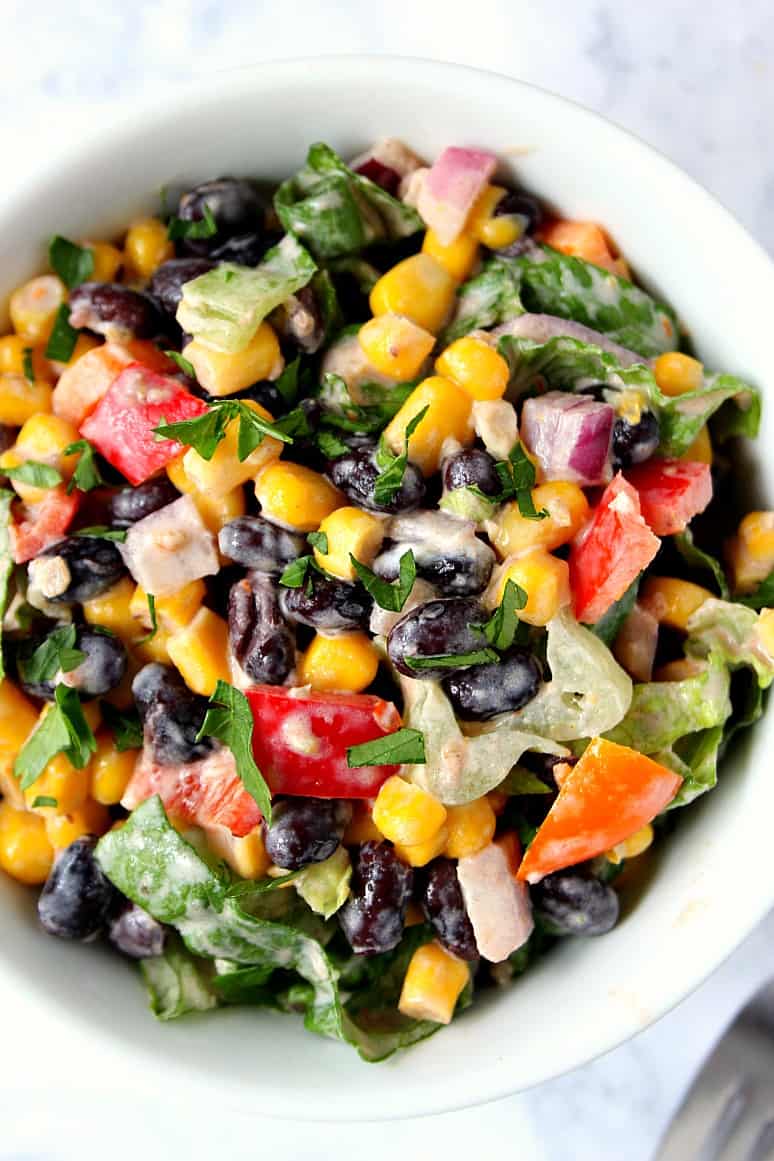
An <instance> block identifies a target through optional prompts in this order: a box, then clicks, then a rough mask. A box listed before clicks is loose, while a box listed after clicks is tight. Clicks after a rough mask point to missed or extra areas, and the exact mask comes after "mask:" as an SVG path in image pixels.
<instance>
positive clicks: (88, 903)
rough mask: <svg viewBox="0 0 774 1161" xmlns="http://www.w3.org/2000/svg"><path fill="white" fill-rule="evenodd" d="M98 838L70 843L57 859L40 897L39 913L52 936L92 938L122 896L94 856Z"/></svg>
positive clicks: (86, 838) (82, 839)
mask: <svg viewBox="0 0 774 1161" xmlns="http://www.w3.org/2000/svg"><path fill="white" fill-rule="evenodd" d="M95 845H96V839H94V838H92V837H90V836H87V837H84V838H79V839H76V840H75V842H73V843H70V845H69V847H66V848H65V849H64V850H63V851H62V853H61V854H60V855H59V857H58V858H57V860H56V862H55V863H54V866H53V867H52V869H51V873H50V874H49V876H48V879H47V880H46V883H45V886H44V887H43V890H42V891H41V893H40V898H39V899H38V916H39V918H40V922H41V924H42V925H43V927H44V929H45V930H46V931H47V932H48V934H49V935H58V936H60V937H61V938H62V939H93V938H94V937H95V936H97V935H99V933H100V932H101V931H102V930H103V928H104V927H105V924H106V923H107V921H108V918H109V916H110V913H111V911H112V910H113V908H114V907H115V906H116V902H117V899H118V898H119V896H118V892H117V891H116V889H115V887H114V886H113V884H112V883H111V882H110V880H109V879H108V878H107V877H106V876H105V875H104V874H103V872H102V868H101V867H100V866H99V864H98V863H97V861H96V859H95V858H94V847H95Z"/></svg>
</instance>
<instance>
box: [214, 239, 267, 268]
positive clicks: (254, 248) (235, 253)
mask: <svg viewBox="0 0 774 1161" xmlns="http://www.w3.org/2000/svg"><path fill="white" fill-rule="evenodd" d="M266 246H267V239H266V238H265V237H264V235H263V234H261V233H256V232H255V231H253V233H251V234H236V235H235V236H234V237H233V238H228V239H227V240H226V241H225V242H224V243H223V245H222V246H218V247H216V249H214V250H213V251H212V257H213V258H215V259H217V261H218V262H235V263H236V264H237V266H257V265H258V263H259V262H260V261H261V259H262V258H263V256H264V254H265V253H266Z"/></svg>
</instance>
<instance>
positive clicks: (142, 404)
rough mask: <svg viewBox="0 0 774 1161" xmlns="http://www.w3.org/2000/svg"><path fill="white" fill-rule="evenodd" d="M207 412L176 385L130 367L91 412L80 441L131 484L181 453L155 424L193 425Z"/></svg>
mask: <svg viewBox="0 0 774 1161" xmlns="http://www.w3.org/2000/svg"><path fill="white" fill-rule="evenodd" d="M206 410H207V404H206V403H205V402H204V400H202V399H197V398H196V396H195V395H191V394H190V392H188V391H186V390H185V388H184V387H183V386H182V385H181V383H180V382H179V381H178V380H177V379H173V378H172V377H171V376H169V375H159V374H157V373H156V372H155V371H151V370H150V369H149V368H148V367H146V366H144V365H143V364H142V363H132V364H130V366H128V367H127V368H126V369H125V370H124V371H122V372H121V374H120V375H119V376H118V378H117V379H114V380H113V382H112V383H111V385H110V387H109V388H108V390H107V392H106V393H105V395H103V397H102V399H101V400H100V401H99V403H98V404H97V407H96V408H95V410H94V411H93V412H92V413H91V415H89V416H88V418H87V419H86V420H85V421H84V422H83V423H82V424H81V435H83V436H85V437H86V439H88V440H89V442H90V443H92V444H94V447H95V448H96V449H97V451H98V452H99V453H100V454H101V455H103V456H104V457H105V459H106V460H107V461H108V463H110V464H112V465H113V467H114V468H117V469H118V471H119V472H121V474H122V475H124V476H126V478H127V480H129V482H130V484H134V485H137V484H142V483H143V482H144V481H145V480H148V479H150V477H151V476H155V475H156V473H157V472H160V471H161V470H162V469H163V468H165V467H166V466H167V464H168V463H169V461H170V460H173V459H175V457H176V456H179V455H180V454H181V452H182V451H183V446H182V444H179V443H178V442H177V441H176V440H173V439H159V437H158V436H157V435H155V433H154V428H156V427H158V425H159V424H160V423H178V422H179V421H180V420H183V419H194V418H195V417H196V416H197V415H202V414H203V413H204V412H205V411H206Z"/></svg>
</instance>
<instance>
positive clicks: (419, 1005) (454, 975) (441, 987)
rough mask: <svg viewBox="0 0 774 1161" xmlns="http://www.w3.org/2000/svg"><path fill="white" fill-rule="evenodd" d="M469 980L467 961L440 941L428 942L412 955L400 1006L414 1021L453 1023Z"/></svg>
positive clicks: (404, 981)
mask: <svg viewBox="0 0 774 1161" xmlns="http://www.w3.org/2000/svg"><path fill="white" fill-rule="evenodd" d="M469 979H470V969H469V967H468V965H467V964H466V963H463V961H462V960H461V959H457V958H456V956H453V955H452V954H451V952H448V951H446V950H445V949H444V948H443V947H441V945H440V944H439V943H435V942H434V943H426V944H425V945H424V946H423V947H418V948H417V950H416V951H415V952H414V954H413V955H412V957H411V961H410V963H409V966H408V971H407V972H406V976H405V979H404V980H403V989H402V991H401V993H400V1000H399V1001H398V1009H399V1010H400V1011H401V1012H402V1013H403V1015H404V1016H410V1017H411V1018H412V1019H413V1020H433V1021H435V1023H436V1024H449V1023H450V1022H451V1018H452V1016H453V1015H454V1009H455V1007H456V1005H457V1000H458V999H459V998H460V996H461V995H462V992H463V991H464V989H465V986H466V985H467V983H468V980H469Z"/></svg>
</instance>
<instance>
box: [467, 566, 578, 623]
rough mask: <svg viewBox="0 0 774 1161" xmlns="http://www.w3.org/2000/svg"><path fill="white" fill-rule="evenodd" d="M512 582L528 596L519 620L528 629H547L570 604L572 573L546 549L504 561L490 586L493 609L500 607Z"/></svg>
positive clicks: (489, 594)
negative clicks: (552, 619)
mask: <svg viewBox="0 0 774 1161" xmlns="http://www.w3.org/2000/svg"><path fill="white" fill-rule="evenodd" d="M509 580H512V581H513V582H514V584H517V585H520V586H521V588H523V589H524V590H525V592H526V594H527V603H526V605H525V606H524V608H523V609H520V610H519V617H520V618H521V620H522V621H526V622H527V624H528V625H547V624H548V622H549V621H550V620H551V618H552V617H555V616H556V614H557V613H558V612H559V610H560V609H561V608H563V607H564V606H565V605H568V604H569V603H570V570H569V568H568V567H567V561H566V560H560V559H559V557H558V556H551V554H550V553H548V552H546V551H545V549H543V548H533V549H531V550H530V551H529V552H525V553H522V555H520V556H516V557H510V556H509V557H508V558H507V559H506V560H505V561H503V563H502V565H501V566H500V568H499V569H497V570H496V572H495V575H494V576H493V578H492V581H491V582H490V585H489V589H488V590H487V591H488V598H489V603H490V605H491V607H494V606H496V605H498V604H499V603H500V601H501V600H502V598H503V591H504V589H505V585H506V582H507V581H509Z"/></svg>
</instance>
